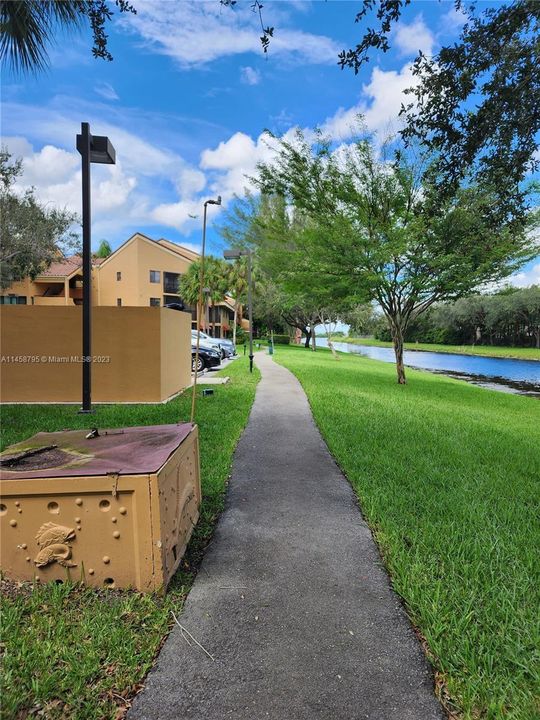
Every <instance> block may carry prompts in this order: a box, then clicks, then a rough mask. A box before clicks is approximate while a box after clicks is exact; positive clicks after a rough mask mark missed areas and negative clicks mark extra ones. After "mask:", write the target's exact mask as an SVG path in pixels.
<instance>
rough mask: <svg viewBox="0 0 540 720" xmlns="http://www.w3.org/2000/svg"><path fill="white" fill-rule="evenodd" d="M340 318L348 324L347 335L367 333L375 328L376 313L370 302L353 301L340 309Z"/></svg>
mask: <svg viewBox="0 0 540 720" xmlns="http://www.w3.org/2000/svg"><path fill="white" fill-rule="evenodd" d="M340 320H341V321H342V322H344V323H345V324H347V325H349V335H353V336H354V335H369V334H371V333H372V332H373V330H374V329H375V325H376V322H377V315H376V314H375V309H374V307H373V305H372V304H371V303H360V304H358V303H354V304H353V305H352V306H351V307H348V308H345V309H344V310H343V311H342V313H341V316H340Z"/></svg>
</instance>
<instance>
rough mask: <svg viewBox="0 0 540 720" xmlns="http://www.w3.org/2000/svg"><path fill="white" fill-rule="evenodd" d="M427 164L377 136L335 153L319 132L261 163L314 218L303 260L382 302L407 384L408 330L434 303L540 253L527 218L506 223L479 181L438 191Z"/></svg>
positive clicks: (321, 277)
mask: <svg viewBox="0 0 540 720" xmlns="http://www.w3.org/2000/svg"><path fill="white" fill-rule="evenodd" d="M425 178H426V173H425V172H424V170H423V166H420V167H418V166H417V165H415V163H414V162H413V161H412V160H411V159H410V158H409V157H408V156H407V155H406V154H405V153H397V154H396V156H395V157H394V159H393V161H392V162H390V161H389V160H388V159H387V158H385V157H384V156H383V157H379V156H378V155H376V153H375V150H374V148H373V145H372V143H371V141H370V139H369V138H358V139H357V140H356V142H354V143H352V144H351V145H349V146H347V147H342V148H340V149H339V152H332V151H331V146H330V143H329V141H327V140H325V139H324V138H322V137H321V135H320V134H319V135H318V136H317V138H316V141H315V142H314V143H313V144H312V143H311V142H308V141H307V140H306V139H305V138H304V136H303V135H302V133H300V132H299V133H298V134H297V136H296V138H295V139H294V140H293V141H292V142H287V141H284V140H280V141H279V149H278V151H277V154H276V157H275V160H274V161H273V162H271V163H267V164H264V163H263V164H260V165H259V166H258V177H257V183H258V185H259V187H260V188H261V189H262V190H263V191H265V192H270V193H272V192H273V193H276V194H277V195H279V196H281V197H282V198H283V202H284V203H285V204H286V205H288V206H293V207H294V208H295V210H297V211H299V212H300V213H301V214H302V215H303V216H304V218H305V220H304V223H305V228H304V230H303V231H302V232H299V233H296V235H295V236H294V238H291V237H289V238H288V240H289V242H291V241H292V242H293V243H294V256H295V257H296V258H297V259H300V258H302V263H301V265H300V263H299V262H297V263H296V266H297V267H298V268H299V272H301V273H302V274H303V275H304V276H305V275H306V274H307V273H310V274H312V275H313V276H314V277H315V278H316V282H321V283H322V284H323V286H326V287H327V288H329V291H331V288H332V286H334V287H335V288H336V291H335V298H336V299H339V298H340V297H343V294H344V290H346V289H347V286H348V292H349V294H350V296H356V297H357V299H358V301H360V302H365V301H369V300H375V301H376V302H377V303H378V304H379V306H380V307H381V309H382V311H383V313H384V315H385V316H386V318H387V321H388V323H389V326H390V330H391V334H392V340H393V344H394V351H395V356H396V368H397V376H398V382H399V383H400V384H404V383H405V369H404V365H403V336H404V332H405V331H406V329H407V326H408V324H409V322H411V321H412V320H414V319H415V318H416V317H417V316H418V315H420V314H421V313H423V312H425V311H426V310H427V309H428V308H429V307H430V306H431V305H433V303H435V302H437V301H441V300H444V299H449V298H457V297H460V296H462V295H464V294H466V293H468V292H470V291H471V289H472V288H474V287H476V286H478V285H480V284H481V283H485V282H488V281H495V280H499V279H501V278H504V277H506V276H508V275H510V274H511V273H512V272H514V271H515V270H516V269H518V268H519V267H520V266H521V265H522V264H523V263H525V262H527V260H529V259H530V258H532V257H534V254H535V250H534V242H533V240H532V239H531V237H530V235H529V234H528V233H527V232H526V228H525V226H524V224H523V223H521V222H520V221H519V220H515V219H512V218H511V219H508V220H506V221H503V220H502V219H501V217H500V214H499V213H498V211H497V207H496V198H494V197H493V194H492V193H491V192H490V191H489V189H488V190H486V189H484V188H482V187H479V186H474V185H470V186H468V187H462V188H459V189H458V190H457V191H456V192H455V194H454V196H453V197H451V198H448V197H437V195H436V194H435V193H434V192H432V189H431V188H430V187H429V186H427V185H426V182H425Z"/></svg>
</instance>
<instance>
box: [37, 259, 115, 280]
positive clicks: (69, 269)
mask: <svg viewBox="0 0 540 720" xmlns="http://www.w3.org/2000/svg"><path fill="white" fill-rule="evenodd" d="M104 259H105V258H92V265H101V263H102V262H103V260H104ZM78 269H80V270H81V271H82V257H81V256H80V255H72V256H71V257H67V258H63V259H62V260H58V261H57V262H53V263H51V264H50V265H49V267H48V268H47V269H46V270H43V272H40V273H39V275H38V278H40V277H69V275H72V274H73V273H74V272H75V271H76V270H78Z"/></svg>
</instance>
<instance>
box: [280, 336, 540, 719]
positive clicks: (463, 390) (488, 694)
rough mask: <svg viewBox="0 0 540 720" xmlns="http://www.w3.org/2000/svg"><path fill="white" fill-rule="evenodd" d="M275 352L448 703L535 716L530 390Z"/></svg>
mask: <svg viewBox="0 0 540 720" xmlns="http://www.w3.org/2000/svg"><path fill="white" fill-rule="evenodd" d="M275 360H276V361H277V362H280V363H281V364H283V365H284V366H285V367H287V368H288V369H289V370H291V371H292V372H293V373H294V374H295V375H296V376H297V378H298V379H299V381H300V382H301V384H302V386H303V388H304V390H305V392H306V394H307V396H308V400H309V402H310V405H311V408H312V411H313V415H314V418H315V421H316V423H317V425H318V427H319V429H320V430H321V433H322V435H323V437H324V438H325V440H326V442H327V444H328V447H329V449H330V451H331V452H332V454H333V455H334V457H335V458H336V460H337V462H338V464H339V465H340V467H341V468H342V470H343V471H344V472H345V474H346V476H347V477H348V479H349V481H350V482H351V485H352V486H353V488H354V490H355V492H356V494H357V495H358V497H359V500H360V505H361V509H362V512H363V514H364V516H365V518H366V520H367V521H368V523H369V524H370V527H371V528H372V531H373V533H374V536H375V538H376V540H377V542H378V545H379V548H380V550H381V554H382V556H383V560H384V562H385V565H386V567H387V569H388V571H389V573H390V577H391V580H392V584H393V587H394V589H395V590H396V591H397V592H398V594H399V595H400V596H401V597H402V598H403V600H404V603H405V606H406V608H407V611H408V613H409V616H410V617H411V620H412V622H413V624H414V625H415V626H416V627H417V628H418V629H419V631H420V633H421V634H422V636H423V637H424V638H425V641H426V643H427V647H428V649H429V652H428V655H429V657H430V659H431V661H432V663H433V665H434V668H435V671H436V675H437V681H438V682H437V685H438V687H439V691H440V692H441V693H444V692H445V690H444V688H446V689H447V692H448V693H449V698H450V701H449V700H448V698H446V705H447V707H448V708H449V709H451V710H454V711H455V712H456V716H458V717H464V718H466V719H467V720H473V719H474V720H479V719H480V718H482V719H483V720H484V719H485V720H503V719H504V720H533V719H536V718H538V717H539V714H538V711H539V707H538V705H537V703H538V695H537V690H538V687H539V686H538V679H539V678H538V675H535V672H537V671H538V668H539V667H540V662H539V660H540V658H539V652H540V646H539V642H538V639H539V638H538V629H539V628H538V616H537V608H538V607H539V606H540V598H538V593H539V588H540V582H539V579H538V563H537V558H538V551H539V545H540V542H539V540H540V538H539V535H540V532H539V529H538V525H537V524H536V520H535V508H536V509H537V508H538V499H539V493H538V480H539V478H540V403H539V402H538V400H535V399H532V398H527V397H521V396H515V395H506V394H504V393H498V392H495V391H490V390H485V389H483V388H477V387H474V386H472V385H469V384H467V383H465V382H460V381H457V380H453V379H451V378H446V377H443V376H439V375H435V374H432V373H427V372H421V371H412V370H408V371H407V378H408V384H407V385H406V386H399V385H398V384H397V383H396V381H395V377H394V375H395V371H394V367H393V366H392V365H389V364H387V363H383V362H380V361H376V360H370V359H367V358H364V357H361V356H352V355H346V354H341V353H340V359H339V360H338V361H336V360H334V359H332V357H331V355H330V353H329V352H328V351H327V350H322V351H319V350H318V351H317V352H316V353H313V352H309V351H306V350H304V349H303V348H279V349H278V350H276V353H275ZM535 669H536V670H535ZM441 699H443V700H444V699H445V698H444V696H443V697H442V698H441Z"/></svg>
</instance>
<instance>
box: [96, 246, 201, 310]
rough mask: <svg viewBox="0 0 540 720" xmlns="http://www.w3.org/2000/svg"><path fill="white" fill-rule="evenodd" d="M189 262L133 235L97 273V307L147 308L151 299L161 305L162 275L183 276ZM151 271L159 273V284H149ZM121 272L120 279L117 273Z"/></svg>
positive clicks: (162, 293) (162, 294)
mask: <svg viewBox="0 0 540 720" xmlns="http://www.w3.org/2000/svg"><path fill="white" fill-rule="evenodd" d="M190 264H191V263H190V262H189V261H188V260H184V258H182V257H180V256H179V255H177V254H176V253H174V252H173V251H171V250H169V249H167V248H166V247H163V246H162V245H159V244H158V243H156V242H153V241H151V240H147V239H144V238H143V237H141V236H140V235H135V236H134V237H133V238H132V239H131V240H130V241H129V242H128V243H126V244H125V245H124V246H123V247H122V248H121V249H119V250H117V251H116V252H115V253H113V255H111V256H110V258H108V259H107V260H106V261H105V262H104V263H102V265H101V267H100V268H99V270H98V272H97V278H98V288H99V289H98V297H99V299H98V304H99V305H116V304H117V299H118V298H120V299H121V300H122V306H142V307H149V305H150V298H158V299H159V300H160V303H161V304H163V296H164V295H168V294H169V293H165V292H164V290H163V275H164V273H165V272H173V273H180V274H183V273H185V272H186V271H187V269H188V267H189V265H190ZM150 270H157V271H158V272H159V273H160V276H159V282H156V283H151V282H150ZM117 272H121V273H122V276H121V280H117V279H116V273H117Z"/></svg>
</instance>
